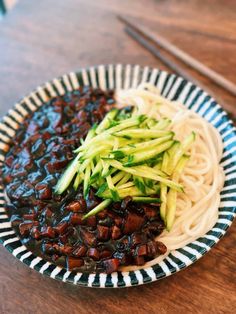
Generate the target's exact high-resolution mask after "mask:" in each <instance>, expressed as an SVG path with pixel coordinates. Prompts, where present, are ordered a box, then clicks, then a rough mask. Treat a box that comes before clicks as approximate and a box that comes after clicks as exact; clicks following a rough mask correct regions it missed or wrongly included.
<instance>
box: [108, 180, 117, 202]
mask: <svg viewBox="0 0 236 314" xmlns="http://www.w3.org/2000/svg"><path fill="white" fill-rule="evenodd" d="M106 181H107V186H108V189H109V190H110V193H111V196H112V200H113V201H114V202H119V200H120V198H119V195H118V193H117V190H116V188H115V186H114V184H113V182H112V179H111V176H107V177H106Z"/></svg>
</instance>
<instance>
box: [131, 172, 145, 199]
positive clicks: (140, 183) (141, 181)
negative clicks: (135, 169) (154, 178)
mask: <svg viewBox="0 0 236 314" xmlns="http://www.w3.org/2000/svg"><path fill="white" fill-rule="evenodd" d="M134 185H135V186H136V187H137V188H138V189H139V190H140V191H141V192H142V193H143V194H144V195H145V194H146V187H145V183H144V179H143V178H142V177H138V176H134Z"/></svg>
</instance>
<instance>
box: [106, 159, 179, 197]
mask: <svg viewBox="0 0 236 314" xmlns="http://www.w3.org/2000/svg"><path fill="white" fill-rule="evenodd" d="M109 164H110V165H111V166H112V167H114V168H117V169H119V170H122V171H125V172H127V173H130V174H133V175H137V176H140V177H144V178H147V179H152V180H155V181H159V182H162V183H165V184H166V185H167V186H168V187H170V188H173V189H174V190H177V191H178V192H182V191H183V187H182V185H181V184H177V183H175V182H173V181H171V180H168V179H166V178H162V177H161V176H158V175H156V174H155V173H154V171H153V169H152V168H150V171H148V172H146V171H140V170H138V169H136V167H132V168H130V167H124V166H123V165H122V164H121V163H120V162H119V161H117V160H109ZM137 168H138V167H137Z"/></svg>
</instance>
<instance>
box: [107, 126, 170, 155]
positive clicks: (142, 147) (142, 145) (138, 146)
mask: <svg viewBox="0 0 236 314" xmlns="http://www.w3.org/2000/svg"><path fill="white" fill-rule="evenodd" d="M169 133H170V134H169V135H166V136H163V137H160V138H158V139H155V140H151V141H147V142H142V143H138V144H136V145H135V147H132V146H128V147H122V148H120V149H119V150H118V151H119V152H121V153H123V154H126V155H130V154H133V153H135V152H137V151H140V150H143V151H144V150H145V151H146V150H147V149H151V148H153V147H156V146H157V147H158V145H159V144H162V143H164V142H167V141H168V140H170V139H172V138H173V132H169ZM112 153H113V154H115V153H116V151H113V152H112Z"/></svg>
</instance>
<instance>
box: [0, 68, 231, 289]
mask: <svg viewBox="0 0 236 314" xmlns="http://www.w3.org/2000/svg"><path fill="white" fill-rule="evenodd" d="M141 82H151V83H152V84H154V85H156V86H157V87H158V88H159V89H160V91H161V94H162V95H163V96H165V97H167V98H168V99H170V100H178V101H180V102H182V103H184V104H185V105H186V106H187V107H188V108H190V109H192V110H194V111H195V112H198V113H199V114H200V115H201V116H203V117H204V118H205V119H206V120H207V121H209V122H210V123H211V124H212V125H214V126H215V127H216V128H217V129H218V131H219V132H220V134H221V137H222V140H223V143H224V153H223V158H222V160H221V165H222V166H223V167H224V171H225V175H226V179H225V184H224V188H223V190H222V192H221V203H220V207H219V218H218V221H217V223H216V225H215V226H214V227H213V228H212V230H210V231H209V232H208V233H207V234H206V235H205V236H204V237H201V238H199V239H197V240H196V241H194V242H192V243H190V244H188V245H186V246H185V247H183V248H181V249H178V250H176V251H172V252H171V253H170V254H169V255H168V256H167V257H166V258H165V259H164V260H163V261H162V262H161V263H159V264H156V265H154V266H152V267H145V266H144V267H143V269H141V270H137V271H130V272H116V273H113V274H110V275H106V274H87V273H86V274H85V273H76V272H71V271H67V270H66V269H64V268H60V267H58V266H56V265H54V264H52V263H49V262H47V261H45V260H43V259H42V258H41V257H38V256H36V255H34V254H33V253H32V252H30V251H29V250H28V249H27V248H26V247H25V246H24V245H22V243H21V241H20V239H19V238H18V237H17V235H16V234H15V232H14V230H13V229H12V227H11V223H10V222H9V219H8V216H7V215H6V212H5V208H4V204H5V200H4V191H3V187H2V186H0V242H1V243H2V244H3V246H5V247H6V248H7V250H8V251H10V252H11V253H12V254H13V255H14V256H15V257H16V258H18V259H19V260H20V261H21V262H23V263H25V264H27V265H28V266H29V267H31V268H33V269H35V270H37V271H38V272H40V273H42V274H44V275H46V276H49V277H51V278H54V279H58V280H61V281H64V282H69V283H73V284H75V285H79V286H88V287H100V288H104V287H114V288H116V287H127V286H134V285H140V284H144V283H147V282H151V281H155V280H158V279H161V278H163V277H166V276H169V275H171V274H173V273H175V272H177V271H179V270H181V269H184V268H186V267H187V266H189V265H190V264H192V263H193V262H195V261H196V260H198V259H199V258H201V257H202V256H203V255H204V254H206V252H208V251H209V250H210V249H211V247H212V246H214V245H215V244H216V243H217V242H218V241H219V239H220V238H221V237H222V236H223V235H224V234H225V232H226V230H227V229H228V227H229V226H230V225H231V223H232V221H233V219H234V217H235V214H236V130H235V128H234V126H233V123H232V121H230V120H229V118H228V116H227V114H226V113H225V112H224V110H223V109H222V108H221V107H220V106H219V105H218V104H217V103H216V101H215V100H214V99H212V98H211V96H209V95H208V94H207V93H205V92H204V91H203V90H201V89H200V88H199V87H197V86H195V85H193V84H192V83H191V82H188V81H186V80H184V79H183V78H181V77H178V76H176V75H174V74H168V73H167V72H165V71H160V70H158V69H150V68H148V67H144V68H141V67H140V66H139V65H135V66H131V65H121V64H118V65H108V66H103V65H100V66H97V67H91V68H89V69H82V70H81V71H78V72H76V73H73V72H72V73H70V74H68V75H63V76H62V77H60V78H58V79H54V80H52V81H51V82H48V83H46V84H45V85H43V86H40V87H38V88H37V89H36V90H35V91H34V92H32V93H31V94H29V95H28V96H26V97H25V98H23V99H22V100H21V101H20V102H19V103H17V104H16V105H15V106H14V108H13V109H11V110H9V112H8V114H7V115H6V116H5V117H3V118H2V120H1V122H0V166H1V164H2V163H3V162H4V155H5V152H6V150H7V147H8V145H7V143H8V142H9V140H10V139H11V138H12V137H13V136H14V134H15V130H16V129H17V127H18V125H19V124H20V123H21V122H22V120H23V119H24V117H25V116H27V115H28V113H30V112H32V111H35V110H37V108H39V107H40V106H41V105H42V104H43V103H44V102H46V101H47V100H48V99H50V98H51V97H54V96H56V95H62V94H64V93H65V92H67V91H71V90H73V89H76V88H78V86H80V85H90V86H92V87H98V86H99V87H101V88H102V89H106V88H114V89H120V88H129V87H136V86H137V85H138V84H139V83H141Z"/></svg>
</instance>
